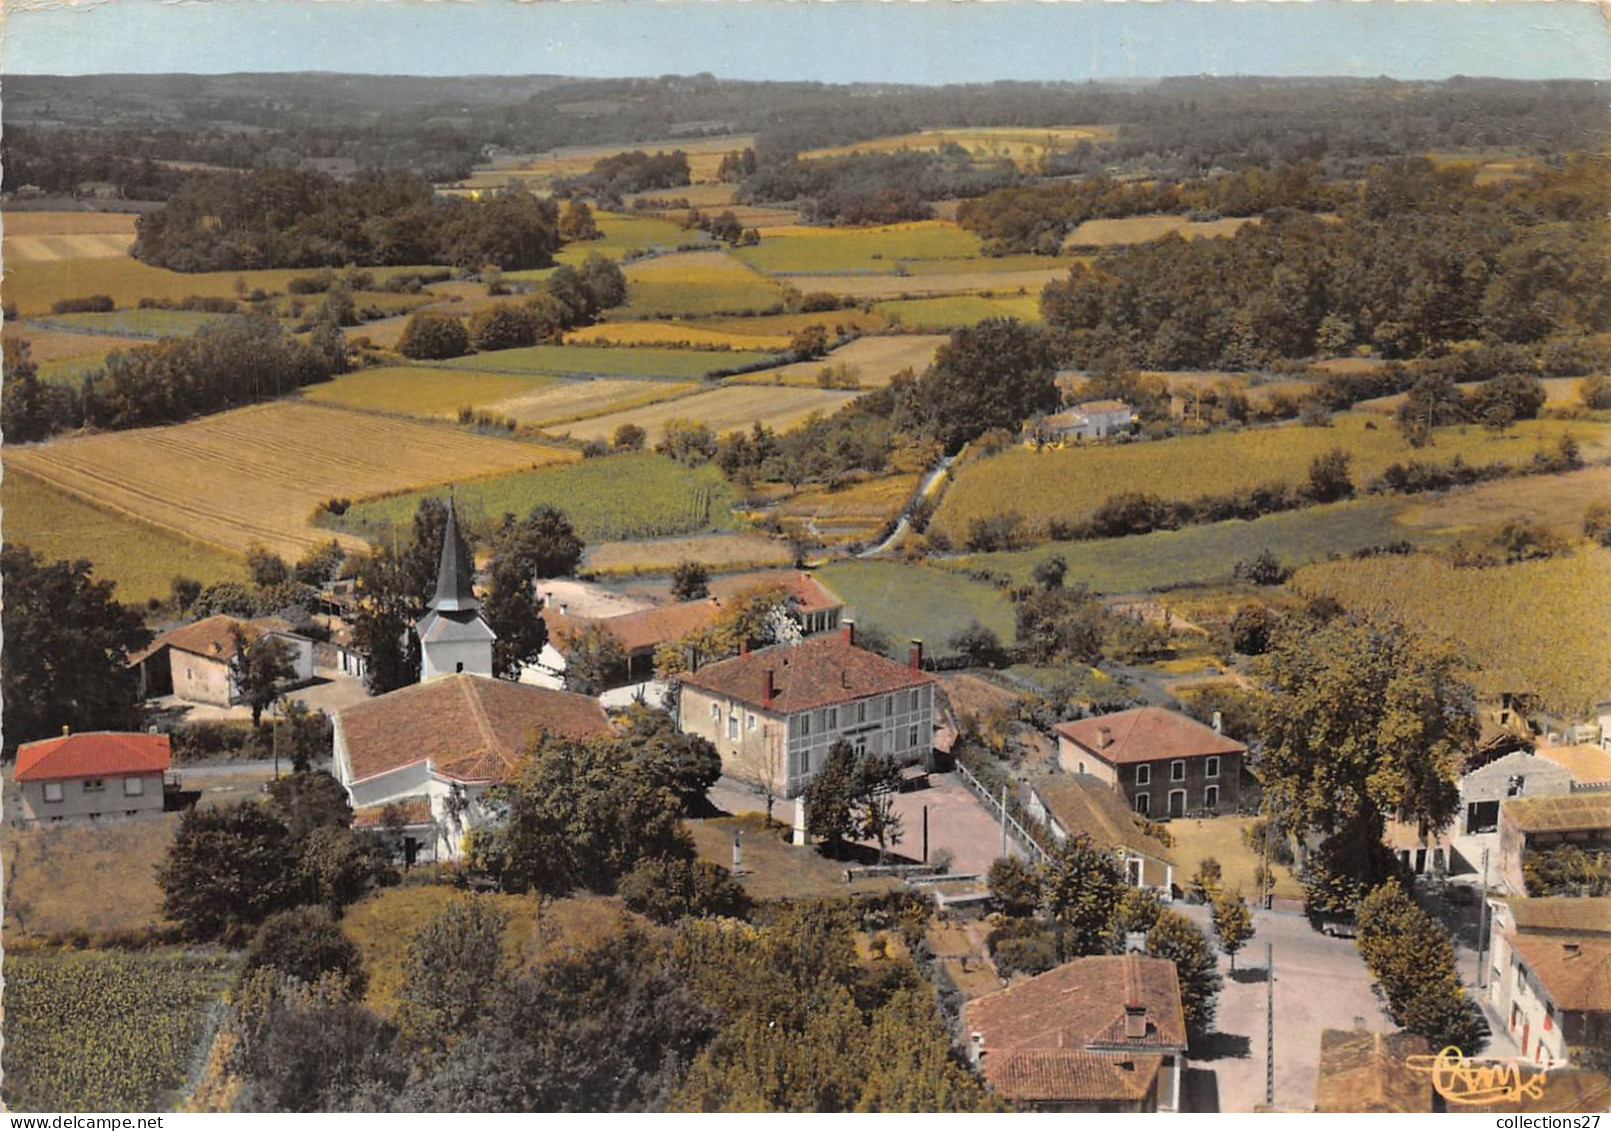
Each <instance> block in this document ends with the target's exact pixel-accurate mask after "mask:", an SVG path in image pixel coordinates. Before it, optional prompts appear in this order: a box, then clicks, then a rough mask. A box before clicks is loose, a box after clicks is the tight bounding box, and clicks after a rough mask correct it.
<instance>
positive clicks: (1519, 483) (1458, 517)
mask: <svg viewBox="0 0 1611 1131" xmlns="http://www.w3.org/2000/svg"><path fill="white" fill-rule="evenodd" d="M1596 503H1600V504H1611V467H1590V468H1585V469H1584V470H1582V471H1572V472H1568V473H1567V474H1565V475H1529V476H1526V477H1524V478H1521V479H1507V480H1502V481H1500V482H1498V483H1483V484H1481V485H1479V486H1476V487H1470V488H1466V489H1465V490H1460V491H1450V492H1447V493H1446V494H1444V495H1443V496H1442V497H1441V498H1438V499H1434V500H1432V501H1431V502H1419V501H1417V502H1412V503H1410V504H1408V505H1407V506H1405V507H1404V509H1403V511H1402V512H1401V513H1400V514H1399V521H1400V522H1402V523H1404V524H1405V525H1407V526H1413V527H1418V528H1429V529H1434V530H1443V531H1448V532H1451V533H1465V532H1469V531H1476V530H1483V529H1493V528H1494V527H1497V526H1500V525H1503V524H1504V523H1506V522H1512V521H1516V520H1521V519H1530V520H1532V521H1533V522H1538V523H1542V524H1543V525H1545V526H1549V527H1553V528H1555V529H1556V530H1559V531H1560V532H1561V533H1563V534H1566V535H1569V536H1574V537H1575V536H1577V535H1579V534H1581V533H1582V530H1583V512H1584V511H1586V510H1588V509H1589V508H1590V507H1592V506H1594V505H1595V504H1596ZM1608 597H1611V595H1608Z"/></svg>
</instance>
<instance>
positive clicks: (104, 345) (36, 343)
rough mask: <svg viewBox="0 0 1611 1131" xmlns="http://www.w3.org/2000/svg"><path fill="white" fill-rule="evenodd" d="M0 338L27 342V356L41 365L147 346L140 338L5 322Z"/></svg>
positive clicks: (147, 343)
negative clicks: (49, 328)
mask: <svg viewBox="0 0 1611 1131" xmlns="http://www.w3.org/2000/svg"><path fill="white" fill-rule="evenodd" d="M3 336H4V337H5V339H6V340H8V341H9V340H11V339H17V340H19V341H24V342H27V343H28V356H30V357H32V358H33V359H34V361H36V362H38V363H40V364H41V365H42V364H44V363H46V362H51V361H65V360H67V359H68V358H74V357H89V356H91V355H96V356H99V355H104V354H106V353H108V352H110V351H112V350H119V349H130V348H132V347H134V346H143V345H149V344H150V343H149V342H147V341H146V340H145V339H143V338H120V337H112V336H109V335H107V334H79V333H74V332H72V331H69V330H47V329H44V328H43V327H41V326H39V325H37V324H29V325H26V326H24V325H22V324H20V323H17V322H7V323H6V324H5V330H4V332H3Z"/></svg>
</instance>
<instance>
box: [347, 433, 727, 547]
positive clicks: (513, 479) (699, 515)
mask: <svg viewBox="0 0 1611 1131" xmlns="http://www.w3.org/2000/svg"><path fill="white" fill-rule="evenodd" d="M426 494H428V492H424V491H411V492H408V493H405V494H400V495H388V496H385V497H384V498H379V499H369V500H366V501H363V502H359V503H355V504H354V505H353V506H352V508H351V509H349V510H348V511H347V513H346V514H344V515H342V516H340V517H339V518H337V517H335V516H332V515H329V514H324V515H322V516H321V518H322V520H323V521H324V522H325V523H326V524H327V525H329V526H330V527H331V528H332V529H335V530H340V531H342V532H344V533H347V534H356V535H358V536H359V537H361V538H366V539H368V540H370V541H371V542H376V541H385V540H388V539H390V538H391V536H392V534H393V531H394V530H402V531H405V532H406V531H407V530H408V527H409V523H410V522H412V521H413V518H414V512H415V510H416V509H417V508H418V506H419V502H420V499H421V498H423V497H424V496H425V495H426ZM454 503H455V506H457V507H458V509H459V513H460V514H462V515H464V516H465V518H466V519H467V520H468V521H469V523H470V525H471V527H472V529H476V528H478V527H479V526H481V525H482V524H488V525H490V524H492V523H496V522H497V521H498V519H499V518H500V516H502V515H504V514H515V515H525V514H527V513H529V512H530V511H531V509H532V508H533V507H537V506H542V505H545V504H546V505H549V506H554V507H558V508H559V509H560V510H562V511H564V512H565V513H566V514H567V515H569V516H570V520H571V522H572V523H573V524H575V526H576V529H577V532H578V533H579V534H580V535H581V536H582V538H583V540H584V541H587V542H589V543H593V542H606V541H615V540H625V539H633V538H663V537H668V536H672V535H680V534H692V533H696V532H699V531H708V530H723V529H728V528H730V527H731V526H732V524H733V518H732V507H733V492H732V488H731V487H729V486H728V484H727V481H726V480H725V479H723V478H722V476H721V473H720V471H718V470H717V468H716V467H715V466H714V465H713V464H705V465H704V466H703V467H698V468H688V467H684V466H683V465H682V464H680V463H677V462H675V461H673V460H670V459H667V458H666V457H665V456H660V455H655V454H653V453H652V452H642V453H635V454H631V455H619V456H611V457H609V458H608V459H589V460H582V461H581V462H580V463H572V464H568V465H566V466H564V467H553V468H548V469H545V470H542V471H518V472H514V473H512V474H509V475H495V476H490V477H488V478H484V479H469V480H465V481H463V482H460V483H458V484H456V485H455V486H454Z"/></svg>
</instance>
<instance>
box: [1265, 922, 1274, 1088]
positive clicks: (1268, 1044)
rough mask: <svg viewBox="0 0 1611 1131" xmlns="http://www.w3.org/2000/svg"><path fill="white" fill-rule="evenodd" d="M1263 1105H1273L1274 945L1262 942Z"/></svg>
mask: <svg viewBox="0 0 1611 1131" xmlns="http://www.w3.org/2000/svg"><path fill="white" fill-rule="evenodd" d="M1264 1105H1265V1106H1266V1107H1271V1108H1273V1107H1274V1106H1275V947H1274V946H1272V945H1271V944H1270V943H1269V942H1265V944H1264Z"/></svg>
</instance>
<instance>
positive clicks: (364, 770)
mask: <svg viewBox="0 0 1611 1131" xmlns="http://www.w3.org/2000/svg"><path fill="white" fill-rule="evenodd" d="M336 717H337V719H338V720H339V722H340V725H341V731H342V735H343V737H344V739H345V741H346V747H347V762H348V765H349V767H350V768H351V770H352V776H353V780H354V781H363V780H364V779H366V778H372V777H375V776H376V775H377V774H384V773H387V772H388V771H391V770H396V769H400V768H402V767H403V766H410V765H413V764H414V763H416V762H420V761H424V760H426V759H429V760H430V761H431V763H432V765H433V767H434V768H435V770H436V772H437V773H439V774H441V775H443V776H444V777H449V778H454V779H456V780H458V781H465V782H494V781H502V780H504V779H505V778H506V777H507V776H508V775H509V773H510V771H511V770H513V769H514V767H515V765H516V764H517V763H518V761H519V759H520V757H521V756H522V755H523V754H524V752H525V750H526V746H527V744H528V742H529V740H530V738H531V737H532V735H534V734H535V733H537V732H545V733H550V734H559V735H564V736H566V737H569V738H591V737H593V736H595V735H602V734H608V733H609V732H610V725H609V722H608V721H607V720H606V719H605V717H604V708H603V707H601V706H599V703H598V700H596V699H590V698H588V697H587V696H585V695H577V694H574V693H573V692H569V691H550V690H549V689H548V688H546V687H533V686H531V685H530V684H523V683H510V682H508V681H507V680H501V679H488V678H487V677H485V676H477V675H467V674H457V675H448V676H442V677H441V678H440V679H433V680H431V681H430V682H428V683H420V684H415V685H414V686H413V687H405V688H402V689H401V690H398V691H393V692H391V693H390V694H387V695H382V696H379V697H378V698H375V699H370V700H368V701H367V702H363V703H357V704H355V705H353V706H351V707H343V708H342V709H341V710H340V711H338V712H337V713H336Z"/></svg>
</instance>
